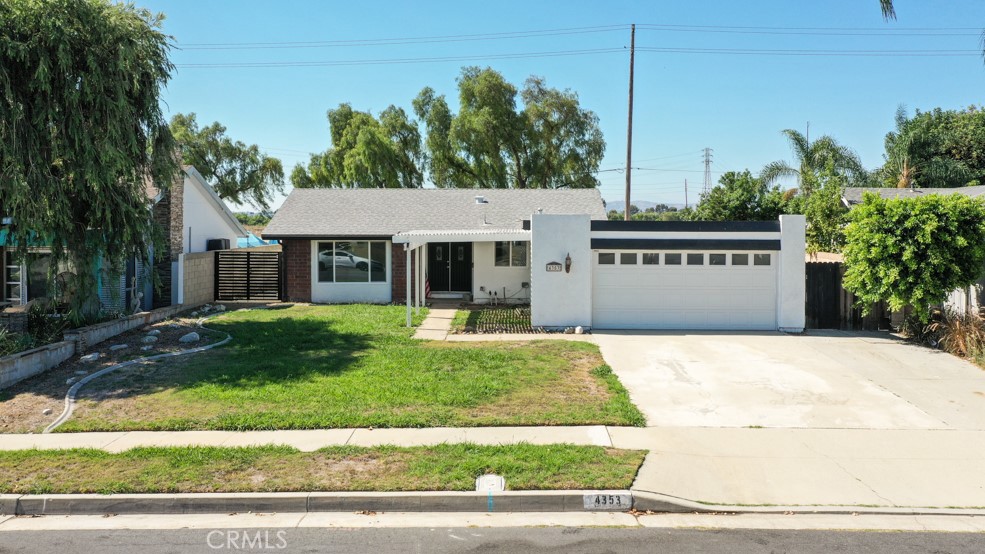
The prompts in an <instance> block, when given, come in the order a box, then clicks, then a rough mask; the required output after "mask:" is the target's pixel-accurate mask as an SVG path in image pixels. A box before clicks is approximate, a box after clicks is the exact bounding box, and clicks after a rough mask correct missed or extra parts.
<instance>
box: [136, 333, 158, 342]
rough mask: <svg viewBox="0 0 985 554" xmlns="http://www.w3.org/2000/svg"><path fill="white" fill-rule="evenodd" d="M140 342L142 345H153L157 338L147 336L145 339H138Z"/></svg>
mask: <svg viewBox="0 0 985 554" xmlns="http://www.w3.org/2000/svg"><path fill="white" fill-rule="evenodd" d="M140 342H142V343H144V344H153V343H155V342H157V336H156V335H147V336H146V337H144V338H142V339H140Z"/></svg>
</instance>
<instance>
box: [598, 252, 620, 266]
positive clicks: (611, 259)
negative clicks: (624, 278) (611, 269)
mask: <svg viewBox="0 0 985 554" xmlns="http://www.w3.org/2000/svg"><path fill="white" fill-rule="evenodd" d="M615 263H616V253H615V252H599V265H615Z"/></svg>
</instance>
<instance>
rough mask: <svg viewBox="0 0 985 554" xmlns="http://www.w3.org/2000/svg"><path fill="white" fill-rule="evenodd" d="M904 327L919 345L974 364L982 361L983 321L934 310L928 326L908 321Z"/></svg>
mask: <svg viewBox="0 0 985 554" xmlns="http://www.w3.org/2000/svg"><path fill="white" fill-rule="evenodd" d="M905 327H906V328H907V331H908V334H910V335H911V336H912V337H914V338H916V339H917V340H919V341H920V342H923V343H926V344H929V345H930V346H933V347H935V348H940V349H942V350H944V351H946V352H950V353H951V354H954V355H956V356H961V357H963V358H969V359H972V360H975V361H976V362H980V361H982V360H985V321H983V320H982V318H981V317H979V316H977V315H975V314H960V313H957V312H954V311H951V310H948V311H941V310H934V311H933V312H932V313H931V316H930V322H929V323H927V324H925V325H921V324H920V323H919V321H918V320H917V319H910V320H908V322H907V324H906V325H905Z"/></svg>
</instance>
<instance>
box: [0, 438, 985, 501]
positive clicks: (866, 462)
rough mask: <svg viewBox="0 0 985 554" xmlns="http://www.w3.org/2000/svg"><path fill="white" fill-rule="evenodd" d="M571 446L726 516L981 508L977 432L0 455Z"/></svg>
mask: <svg viewBox="0 0 985 554" xmlns="http://www.w3.org/2000/svg"><path fill="white" fill-rule="evenodd" d="M466 441H467V442H473V443H478V444H492V445H495V444H509V443H517V442H530V443H534V444H551V443H572V444H585V445H598V446H606V447H614V448H633V449H647V450H649V451H650V454H649V456H647V459H646V461H645V462H644V464H643V467H642V468H641V469H640V472H639V475H638V476H637V479H636V482H635V483H634V485H633V490H634V491H643V492H651V493H657V494H661V495H666V496H668V497H673V498H680V499H684V500H691V501H698V502H703V503H708V504H715V505H722V506H736V505H745V506H754V505H773V506H858V507H862V506H870V507H871V506H881V507H889V508H903V507H912V508H916V507H920V508H933V507H940V508H943V507H964V508H972V507H981V506H985V472H983V471H981V468H982V467H985V431H971V430H969V431H960V430H874V429H734V428H733V429H716V428H694V427H691V428H687V427H676V428H658V427H650V428H633V427H602V426H585V427H484V428H482V427H480V428H433V429H373V430H370V429H330V430H313V431H248V432H231V431H183V432H138V431H133V432H126V433H55V434H50V435H0V449H4V450H15V449H25V448H43V449H51V448H80V447H88V448H100V449H105V450H108V451H112V452H119V451H122V450H126V449H129V448H133V447H135V446H191V445H212V446H249V445H261V444H284V445H289V446H294V447H296V448H298V449H300V450H303V451H313V450H317V449H318V448H322V447H326V446H333V445H358V446H374V445H382V444H393V445H400V446H417V445H429V444H440V443H445V442H447V443H455V442H466Z"/></svg>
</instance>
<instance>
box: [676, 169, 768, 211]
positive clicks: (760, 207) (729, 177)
mask: <svg viewBox="0 0 985 554" xmlns="http://www.w3.org/2000/svg"><path fill="white" fill-rule="evenodd" d="M718 183H719V184H718V186H716V187H714V188H712V189H711V190H710V191H708V192H707V193H702V195H701V200H700V201H699V202H698V206H697V207H696V208H695V210H694V217H695V219H697V220H701V221H770V220H774V219H776V218H777V217H779V216H780V214H782V213H784V211H785V204H786V201H785V199H784V195H783V192H782V191H781V190H780V189H779V187H777V186H775V185H774V186H770V185H767V184H766V183H765V182H763V181H762V180H761V179H757V178H756V177H753V175H752V173H750V172H749V171H748V170H746V171H742V172H736V171H729V172H726V173H725V174H723V175H722V177H721V178H720V179H719V180H718Z"/></svg>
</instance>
